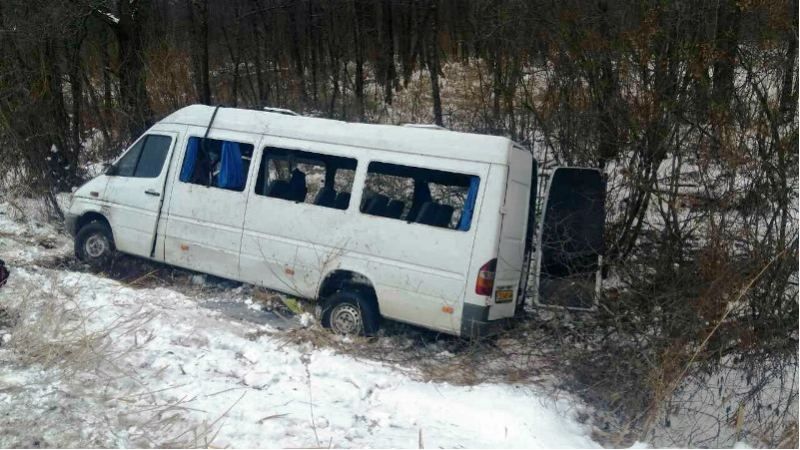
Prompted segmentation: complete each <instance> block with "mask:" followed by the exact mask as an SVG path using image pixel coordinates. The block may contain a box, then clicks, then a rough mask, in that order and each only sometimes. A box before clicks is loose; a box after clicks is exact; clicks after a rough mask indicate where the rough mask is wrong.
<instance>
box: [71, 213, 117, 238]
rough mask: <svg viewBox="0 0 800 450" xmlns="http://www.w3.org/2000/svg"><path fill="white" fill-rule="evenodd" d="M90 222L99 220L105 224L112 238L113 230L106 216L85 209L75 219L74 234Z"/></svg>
mask: <svg viewBox="0 0 800 450" xmlns="http://www.w3.org/2000/svg"><path fill="white" fill-rule="evenodd" d="M92 222H100V223H102V224H104V225H105V226H107V227H108V230H109V231H111V238H112V239H113V238H114V230H112V229H111V223H110V222H109V221H108V219H107V218H106V216H104V215H103V214H102V213H99V212H97V211H87V212H85V213H83V214H81V215H80V216H79V217H78V219H77V220H76V221H75V234H78V232H80V231H81V228H83V227H85V226H86V225H88V224H90V223H92Z"/></svg>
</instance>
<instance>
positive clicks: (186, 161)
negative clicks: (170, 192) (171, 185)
mask: <svg viewBox="0 0 800 450" xmlns="http://www.w3.org/2000/svg"><path fill="white" fill-rule="evenodd" d="M199 148H200V139H199V138H196V137H190V138H189V143H188V144H187V145H186V155H185V156H184V157H183V167H181V177H180V180H181V181H183V182H184V183H189V182H191V181H192V174H194V165H195V164H196V163H197V151H198V149H199Z"/></svg>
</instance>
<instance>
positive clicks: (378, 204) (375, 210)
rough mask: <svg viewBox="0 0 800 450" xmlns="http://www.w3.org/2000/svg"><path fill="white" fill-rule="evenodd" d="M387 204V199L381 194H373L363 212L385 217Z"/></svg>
mask: <svg viewBox="0 0 800 450" xmlns="http://www.w3.org/2000/svg"><path fill="white" fill-rule="evenodd" d="M388 204H389V197H387V196H385V195H383V194H375V196H373V197H372V198H371V199H369V200H368V201H367V206H366V208H364V212H365V213H367V214H372V215H373V216H383V215H386V206H387V205H388Z"/></svg>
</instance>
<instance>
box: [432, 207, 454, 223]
mask: <svg viewBox="0 0 800 450" xmlns="http://www.w3.org/2000/svg"><path fill="white" fill-rule="evenodd" d="M453 211H454V209H453V207H452V206H450V205H437V206H436V218H435V219H434V222H433V224H434V225H435V226H437V227H444V228H450V220H452V219H453Z"/></svg>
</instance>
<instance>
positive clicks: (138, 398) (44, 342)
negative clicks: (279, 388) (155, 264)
mask: <svg viewBox="0 0 800 450" xmlns="http://www.w3.org/2000/svg"><path fill="white" fill-rule="evenodd" d="M14 281H15V284H16V285H15V286H14V290H15V292H25V294H23V295H20V296H18V297H15V298H13V299H11V298H8V297H11V295H6V297H7V298H8V300H9V301H8V302H7V303H10V304H9V305H8V306H6V307H5V308H4V309H2V310H0V331H2V332H0V335H1V334H8V335H10V339H8V342H7V343H6V344H4V345H3V347H2V348H1V349H0V350H3V353H2V354H0V360H2V361H3V362H4V363H6V364H7V367H9V368H13V367H18V368H19V369H20V370H30V369H35V370H36V373H37V376H36V378H35V379H33V380H30V383H29V384H26V385H24V386H16V387H15V386H10V387H9V389H17V390H19V394H20V395H22V394H26V395H31V396H36V395H38V394H36V392H39V391H42V392H46V393H48V394H47V395H48V396H51V397H48V398H47V402H49V403H51V404H52V405H51V406H49V407H47V408H45V409H43V410H40V411H36V408H35V407H34V408H33V409H30V410H28V409H27V408H26V410H25V412H23V413H21V414H9V415H6V417H5V418H4V419H3V421H2V422H0V425H1V426H2V427H4V428H5V427H7V429H9V430H13V434H10V435H7V436H5V439H0V443H4V445H10V446H12V447H13V446H23V447H25V446H27V447H30V446H37V445H42V446H56V447H72V446H79V447H80V446H83V447H85V446H89V447H107V446H119V445H133V446H137V447H171V448H174V447H198V446H203V447H208V446H210V445H211V443H212V442H213V439H214V437H215V436H216V433H217V432H218V431H219V427H220V425H221V424H220V420H219V419H218V420H216V421H213V422H210V423H200V424H197V423H194V422H192V421H190V420H188V419H187V418H186V417H185V415H184V413H185V412H186V411H188V410H191V409H192V406H191V403H192V401H193V400H194V398H187V397H182V398H178V399H177V400H173V401H164V400H163V398H164V397H162V396H160V395H158V394H160V393H163V391H164V390H160V391H152V390H151V388H149V387H148V386H147V383H146V381H145V380H144V379H143V378H142V377H141V376H140V375H139V374H137V373H136V368H135V367H132V366H131V365H130V364H128V363H126V357H127V356H131V355H133V354H134V353H136V352H140V351H147V345H148V344H149V343H150V342H151V341H152V339H153V334H152V332H151V331H150V330H149V329H148V327H147V325H148V323H149V322H150V321H151V320H153V318H154V317H155V313H153V312H152V310H147V309H145V308H143V307H142V308H140V309H138V310H136V311H134V312H133V313H131V314H126V315H125V316H120V317H116V318H113V319H111V320H108V318H107V317H106V318H103V319H104V320H102V321H101V320H98V319H99V318H100V317H99V316H100V315H102V314H107V313H108V312H107V311H104V310H103V309H102V308H91V307H87V306H86V305H83V304H82V303H81V302H80V301H79V296H78V294H79V292H78V291H76V290H74V289H71V288H68V287H66V286H64V285H63V283H60V280H59V279H58V277H57V275H56V274H55V272H54V273H52V274H51V275H50V276H48V278H47V280H46V281H45V282H44V283H43V284H44V285H43V286H42V285H39V286H34V285H33V283H32V282H30V281H28V280H22V281H20V280H14ZM25 283H29V284H25ZM83 294H85V293H83ZM98 324H103V325H98ZM176 387H178V386H175V387H172V388H169V389H174V388H176ZM165 390H168V389H165ZM53 393H55V397H52V395H53ZM20 398H22V397H20ZM22 401H24V402H26V403H27V402H28V401H26V400H22ZM34 404H35V405H36V406H41V403H40V401H38V400H37V401H35V402H34ZM9 406H10V407H13V406H11V405H9ZM223 416H224V415H223ZM221 417H222V416H221ZM87 430H89V431H87ZM121 430H124V431H121Z"/></svg>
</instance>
